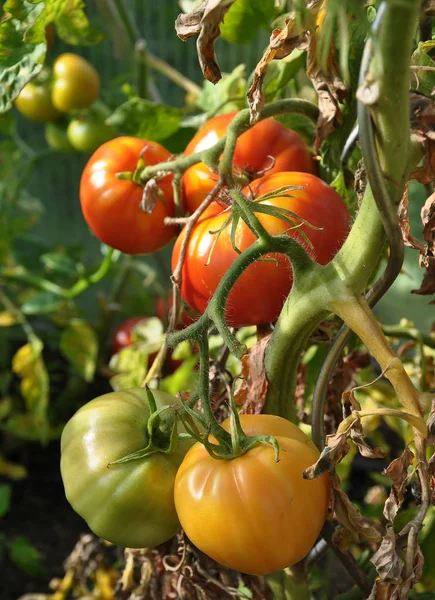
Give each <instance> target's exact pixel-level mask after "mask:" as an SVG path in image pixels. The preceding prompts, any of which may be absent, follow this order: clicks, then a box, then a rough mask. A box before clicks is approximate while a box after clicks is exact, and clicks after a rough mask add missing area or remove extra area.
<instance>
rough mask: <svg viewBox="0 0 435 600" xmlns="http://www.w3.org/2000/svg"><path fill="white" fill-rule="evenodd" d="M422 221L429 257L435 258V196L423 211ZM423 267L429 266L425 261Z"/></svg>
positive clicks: (431, 197) (432, 196)
mask: <svg viewBox="0 0 435 600" xmlns="http://www.w3.org/2000/svg"><path fill="white" fill-rule="evenodd" d="M421 221H422V223H423V236H424V241H425V242H426V245H427V250H426V255H427V257H435V194H432V195H431V196H429V198H428V199H427V200H426V202H425V203H424V205H423V208H422V209H421ZM421 265H422V266H423V267H428V266H429V264H428V263H426V262H425V260H424V259H423V260H422V262H421Z"/></svg>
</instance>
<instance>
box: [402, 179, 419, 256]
mask: <svg viewBox="0 0 435 600" xmlns="http://www.w3.org/2000/svg"><path fill="white" fill-rule="evenodd" d="M398 217H399V225H400V229H401V231H402V238H403V243H404V244H405V246H408V247H409V248H415V249H416V250H418V251H419V252H424V244H423V242H421V241H420V240H418V239H417V238H415V237H414V236H413V235H412V234H411V225H410V223H409V213H408V185H406V187H405V191H404V192H403V196H402V200H401V201H400V204H399V211H398Z"/></svg>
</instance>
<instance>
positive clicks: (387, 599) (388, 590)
mask: <svg viewBox="0 0 435 600" xmlns="http://www.w3.org/2000/svg"><path fill="white" fill-rule="evenodd" d="M399 598H400V587H399V586H398V585H397V583H390V582H388V581H382V579H377V580H376V582H375V585H374V586H373V590H372V593H371V594H370V596H369V597H368V598H367V600H399Z"/></svg>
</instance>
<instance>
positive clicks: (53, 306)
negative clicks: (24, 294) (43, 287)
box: [21, 292, 65, 315]
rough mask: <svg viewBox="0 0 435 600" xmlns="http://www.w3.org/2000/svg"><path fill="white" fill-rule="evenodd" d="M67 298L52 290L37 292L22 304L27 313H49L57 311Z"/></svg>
mask: <svg viewBox="0 0 435 600" xmlns="http://www.w3.org/2000/svg"><path fill="white" fill-rule="evenodd" d="M64 303H65V300H64V299H63V298H62V297H61V296H58V295H57V294H53V293H52V292H37V293H36V294H33V295H32V296H31V297H30V298H29V300H26V301H25V302H24V304H23V305H22V306H21V310H22V311H23V313H24V314H25V315H47V314H49V313H52V312H54V311H56V310H57V309H58V308H60V307H61V306H62V304H64Z"/></svg>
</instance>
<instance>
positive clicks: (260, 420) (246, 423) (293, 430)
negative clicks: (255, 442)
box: [222, 414, 317, 451]
mask: <svg viewBox="0 0 435 600" xmlns="http://www.w3.org/2000/svg"><path fill="white" fill-rule="evenodd" d="M239 417H240V422H241V424H242V429H243V431H244V432H245V433H246V435H248V436H249V435H273V436H282V437H287V438H291V439H292V440H297V441H298V442H301V443H302V444H305V445H307V446H309V447H310V448H313V449H314V450H316V451H317V448H316V445H315V444H314V443H313V442H312V441H311V440H310V439H309V438H308V437H307V436H306V435H305V433H304V432H303V431H302V430H301V429H299V427H298V426H297V425H295V424H294V423H292V422H291V421H289V420H288V419H284V418H283V417H279V416H278V415H266V414H261V415H239ZM222 427H223V428H224V429H225V430H226V431H230V420H229V419H225V421H224V422H223V423H222Z"/></svg>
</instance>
